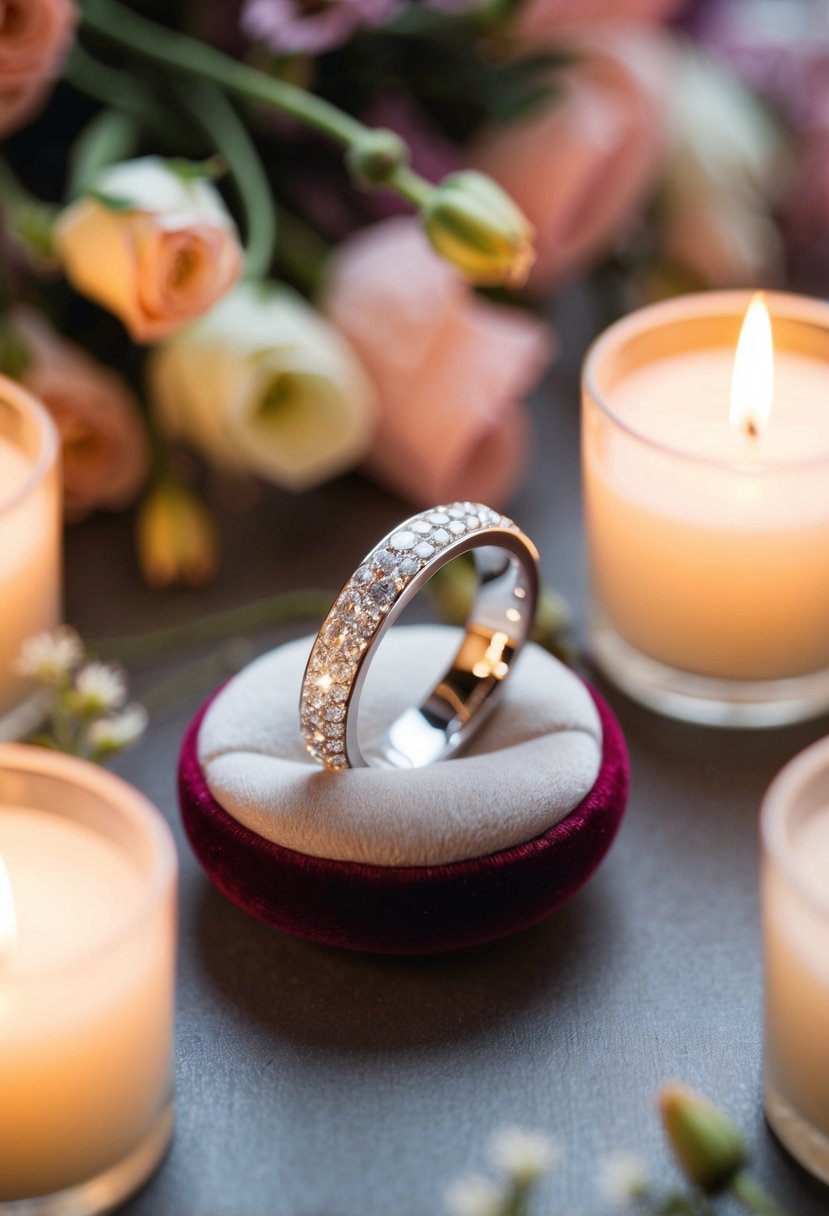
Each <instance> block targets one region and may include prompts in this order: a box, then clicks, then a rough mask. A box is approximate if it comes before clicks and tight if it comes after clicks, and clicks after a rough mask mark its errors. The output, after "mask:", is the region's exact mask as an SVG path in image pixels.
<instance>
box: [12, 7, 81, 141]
mask: <svg viewBox="0 0 829 1216" xmlns="http://www.w3.org/2000/svg"><path fill="white" fill-rule="evenodd" d="M76 18H77V12H76V9H75V6H74V4H72V3H71V0H0V136H4V135H7V134H8V133H9V132H10V131H12V130H14V129H15V128H16V127H18V126H20V125H22V123H23V122H25V121H26V119H27V118H29V117H30V115H31V114H32V112H33V111H34V110H35V109H36V108H37V106H38V105H39V104H40V103H41V101H42V100H43V99H44V98H45V96H46V94H47V93H48V91H49V89H50V88H51V85H52V82H53V80H54V78H55V76H56V75H57V72H58V69H59V67H60V64H61V61H62V60H63V57H64V55H65V54H66V52H67V50H68V48H69V44H70V42H71V40H72V31H73V29H74V26H75V21H76Z"/></svg>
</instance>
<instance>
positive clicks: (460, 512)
mask: <svg viewBox="0 0 829 1216" xmlns="http://www.w3.org/2000/svg"><path fill="white" fill-rule="evenodd" d="M446 514H447V515H448V516H449V517H450V518H451V519H463V517H464V515H466V511H465V510H464V508H463V507H450V508H449V510H448V511H447V512H446Z"/></svg>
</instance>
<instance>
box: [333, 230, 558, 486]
mask: <svg viewBox="0 0 829 1216" xmlns="http://www.w3.org/2000/svg"><path fill="white" fill-rule="evenodd" d="M323 308H324V310H325V311H326V312H327V314H328V316H329V317H330V318H331V319H332V320H333V321H334V323H335V324H336V325H337V326H338V327H339V328H340V330H341V331H342V332H343V333H344V334H345V336H346V337H347V338H348V340H349V342H350V343H351V345H352V347H353V348H354V350H355V351H356V352H357V354H358V356H359V357H360V359H361V361H362V363H363V366H364V367H365V369H366V371H367V372H368V373H369V375H370V376H371V378H372V379H373V381H374V384H375V386H376V388H377V392H378V396H379V400H380V421H379V426H378V430H377V433H376V435H375V439H374V443H373V446H372V449H371V452H370V455H369V461H368V468H369V470H370V471H371V472H372V473H373V474H375V475H376V476H377V477H378V479H379V480H381V481H383V482H385V484H386V485H388V486H389V487H390V488H391V489H392V490H394V491H395V492H396V493H398V494H400V495H402V496H403V497H405V498H408V499H410V500H411V501H412V502H414V503H417V504H428V503H434V502H442V501H448V500H452V499H455V498H460V499H463V498H469V499H475V500H480V501H483V502H491V503H496V504H497V503H501V502H503V501H504V500H505V499H506V498H507V497H508V495H509V493H510V491H511V490H512V489H513V487H514V485H515V482H516V480H517V478H518V475H519V473H520V471H521V468H522V466H523V459H524V455H525V448H526V440H527V434H528V422H527V416H526V413H525V411H524V409H523V407H522V405H521V403H520V400H521V397H522V396H523V394H524V393H526V392H527V391H528V390H529V389H530V388H531V387H532V385H533V383H534V382H535V380H536V379H537V377H538V376H539V374H540V372H541V370H542V369H543V367H544V366H545V364H546V363H547V362H548V360H549V359H550V357H551V353H552V342H551V339H550V335H549V332H548V330H547V328H546V327H545V326H544V325H543V324H542V323H541V322H540V321H537V320H535V319H533V318H531V317H529V316H527V314H526V313H519V312H517V311H514V310H512V309H509V308H504V307H500V306H496V305H494V304H490V303H489V302H487V301H485V300H482V299H479V298H478V297H477V296H475V295H474V293H473V292H472V291H471V289H470V288H469V286H468V285H467V284H466V283H465V282H464V281H463V280H462V279H461V277H460V275H459V274H458V273H457V271H455V270H453V268H452V267H451V266H449V265H448V264H447V263H445V262H443V261H442V260H441V259H440V258H439V257H438V256H437V255H436V254H435V253H434V252H433V251H432V250H431V249H430V248H429V246H428V245H427V243H426V241H425V239H424V237H423V234H422V232H421V231H420V229H419V228H418V225H417V221H416V220H413V219H409V218H402V217H401V218H398V219H390V220H386V221H384V222H383V223H381V224H377V225H375V226H374V227H371V228H367V229H365V230H364V231H362V232H360V233H358V234H357V235H356V236H354V237H352V238H351V239H350V240H348V241H346V242H345V244H344V245H342V246H340V248H339V250H338V251H337V253H336V255H335V256H334V259H333V263H332V266H331V270H330V274H329V278H328V281H327V284H326V288H325V294H324V300H323Z"/></svg>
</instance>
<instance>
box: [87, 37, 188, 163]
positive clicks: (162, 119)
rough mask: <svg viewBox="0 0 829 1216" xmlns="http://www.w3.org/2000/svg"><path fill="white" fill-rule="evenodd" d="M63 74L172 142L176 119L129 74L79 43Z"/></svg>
mask: <svg viewBox="0 0 829 1216" xmlns="http://www.w3.org/2000/svg"><path fill="white" fill-rule="evenodd" d="M63 75H64V79H66V80H68V81H69V83H70V84H71V85H72V87H73V88H75V89H77V90H78V92H79V93H85V94H86V95H87V97H92V98H94V99H95V101H100V102H102V103H103V104H104V105H105V106H110V107H113V108H115V109H118V110H123V112H124V113H125V114H129V115H130V116H131V117H132V118H134V119H135V121H136V122H138V123H140V124H141V125H142V126H144V127H150V128H152V130H153V132H154V133H156V134H159V135H164V136H165V137H166V138H167V139H170V140H172V137H173V136H174V135H175V134H176V133H177V132H178V130H179V124H178V123H177V121H176V119H175V116H174V115H173V114H171V113H170V110H169V108H168V107H165V106H163V105H161V104H160V103H159V102H158V101H157V100H156V99H155V97H154V96H153V94H152V93H151V92H150V91H149V89H148V88H146V87H145V86H144V85H143V84H142V83H141V82H140V81H138V80H137V79H136V78H135V77H134V76H131V75H129V73H127V72H119V71H118V69H117V68H112V67H110V66H109V64H107V63H102V62H101V61H100V60H99V59H96V58H95V56H94V55H90V53H89V51H88V50H87V49H86V48H85V47H83V46H81V44H80V43H79V42H76V43H75V45H74V47H73V48H72V54H71V55H70V56H69V59H68V61H67V63H66V66H65V67H64V69H63ZM179 142H180V141H179Z"/></svg>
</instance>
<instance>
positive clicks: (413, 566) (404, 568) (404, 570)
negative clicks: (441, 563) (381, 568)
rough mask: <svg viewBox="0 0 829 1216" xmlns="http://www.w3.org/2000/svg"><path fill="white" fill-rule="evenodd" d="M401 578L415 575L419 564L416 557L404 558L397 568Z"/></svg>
mask: <svg viewBox="0 0 829 1216" xmlns="http://www.w3.org/2000/svg"><path fill="white" fill-rule="evenodd" d="M398 569H399V571H400V573H401V574H402V576H403V578H411V576H412V575H413V574H417V572H418V570H419V569H420V562H419V561H418V560H417V558H416V557H404V558H403V560H402V562H401V563H400V565H399V566H398Z"/></svg>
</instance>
